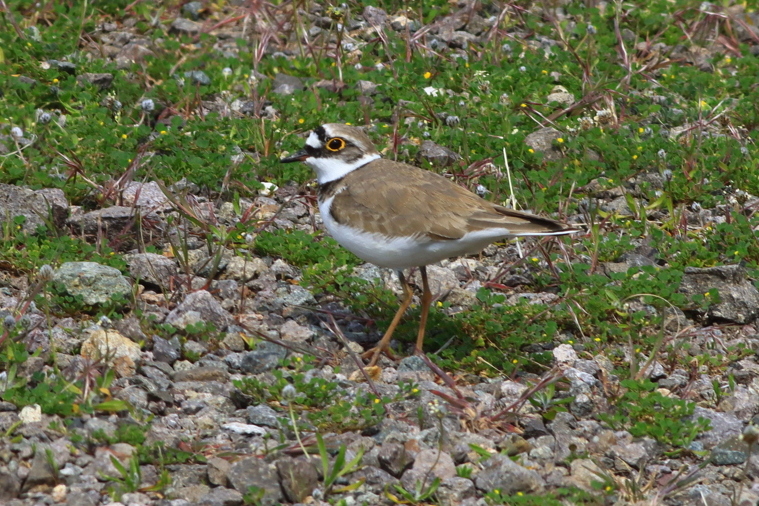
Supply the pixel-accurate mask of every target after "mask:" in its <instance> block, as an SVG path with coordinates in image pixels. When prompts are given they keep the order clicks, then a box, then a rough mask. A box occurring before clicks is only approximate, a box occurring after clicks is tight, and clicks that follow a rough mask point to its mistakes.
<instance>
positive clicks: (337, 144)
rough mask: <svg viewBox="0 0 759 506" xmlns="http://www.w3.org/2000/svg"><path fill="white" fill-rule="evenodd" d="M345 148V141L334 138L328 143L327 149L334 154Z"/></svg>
mask: <svg viewBox="0 0 759 506" xmlns="http://www.w3.org/2000/svg"><path fill="white" fill-rule="evenodd" d="M344 147H345V141H344V140H343V139H341V138H340V137H333V138H331V139H330V140H328V141H327V149H329V150H330V151H332V152H336V151H340V150H341V149H343V148H344Z"/></svg>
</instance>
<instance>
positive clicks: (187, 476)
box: [166, 443, 208, 488]
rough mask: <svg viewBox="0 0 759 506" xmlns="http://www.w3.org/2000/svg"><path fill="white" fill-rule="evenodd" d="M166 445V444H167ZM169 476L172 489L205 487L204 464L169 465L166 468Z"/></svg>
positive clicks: (206, 475) (205, 473)
mask: <svg viewBox="0 0 759 506" xmlns="http://www.w3.org/2000/svg"><path fill="white" fill-rule="evenodd" d="M167 445H168V443H167ZM166 469H167V470H168V471H169V473H170V475H171V485H172V487H176V488H181V487H189V486H190V485H207V481H206V478H207V477H208V474H207V466H206V465H205V464H171V465H168V466H166Z"/></svg>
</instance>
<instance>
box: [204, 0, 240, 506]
mask: <svg viewBox="0 0 759 506" xmlns="http://www.w3.org/2000/svg"><path fill="white" fill-rule="evenodd" d="M196 3H200V2H196ZM196 504H198V505H199V506H240V505H241V504H243V494H241V493H240V492H238V491H237V490H232V489H230V488H224V487H217V488H212V489H211V490H209V491H208V493H207V494H206V495H204V496H202V497H200V498H199V499H198V502H197V503H196Z"/></svg>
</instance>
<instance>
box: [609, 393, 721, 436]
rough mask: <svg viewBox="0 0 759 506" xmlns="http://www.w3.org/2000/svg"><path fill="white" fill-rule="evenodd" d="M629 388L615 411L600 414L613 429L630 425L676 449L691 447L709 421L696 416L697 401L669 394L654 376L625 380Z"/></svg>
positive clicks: (633, 431)
mask: <svg viewBox="0 0 759 506" xmlns="http://www.w3.org/2000/svg"><path fill="white" fill-rule="evenodd" d="M621 386H622V387H623V388H625V389H627V390H626V392H625V393H624V394H622V396H621V397H620V398H619V399H618V400H617V402H616V404H615V408H614V411H613V412H611V413H601V414H599V416H598V418H599V419H600V420H602V421H604V422H605V423H607V424H609V426H611V427H612V428H613V429H615V430H617V429H626V430H628V431H630V433H631V434H632V435H633V436H635V437H641V436H649V437H652V438H654V439H656V440H657V441H659V442H660V443H663V444H666V445H668V446H669V447H671V448H673V449H675V450H683V449H687V448H688V445H690V443H692V442H693V440H694V439H695V438H696V437H697V436H698V435H699V434H701V433H702V432H704V431H707V430H709V427H710V425H709V421H708V420H707V419H705V418H702V417H699V418H696V419H694V418H693V412H694V410H695V407H696V403H694V402H690V401H686V400H685V399H679V398H677V397H673V396H667V395H665V394H662V393H661V392H660V391H659V390H657V386H656V383H654V382H652V381H650V380H644V381H634V380H622V382H621Z"/></svg>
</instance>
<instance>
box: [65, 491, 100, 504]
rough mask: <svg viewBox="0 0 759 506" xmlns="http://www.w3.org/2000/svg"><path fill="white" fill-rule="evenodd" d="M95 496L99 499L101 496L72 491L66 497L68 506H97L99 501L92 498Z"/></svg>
mask: <svg viewBox="0 0 759 506" xmlns="http://www.w3.org/2000/svg"><path fill="white" fill-rule="evenodd" d="M93 495H95V496H96V497H99V496H100V494H98V493H95V494H90V493H87V492H81V491H71V492H69V493H68V494H67V495H66V506H96V505H97V504H98V502H97V500H96V499H95V498H94V497H92V496H93Z"/></svg>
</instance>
